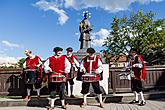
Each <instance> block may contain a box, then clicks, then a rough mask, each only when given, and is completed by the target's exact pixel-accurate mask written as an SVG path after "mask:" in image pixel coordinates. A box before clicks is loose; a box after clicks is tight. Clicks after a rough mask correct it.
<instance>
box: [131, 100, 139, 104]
mask: <svg viewBox="0 0 165 110" xmlns="http://www.w3.org/2000/svg"><path fill="white" fill-rule="evenodd" d="M135 103H139V101H136V100H133V101H132V102H130V103H129V104H135Z"/></svg>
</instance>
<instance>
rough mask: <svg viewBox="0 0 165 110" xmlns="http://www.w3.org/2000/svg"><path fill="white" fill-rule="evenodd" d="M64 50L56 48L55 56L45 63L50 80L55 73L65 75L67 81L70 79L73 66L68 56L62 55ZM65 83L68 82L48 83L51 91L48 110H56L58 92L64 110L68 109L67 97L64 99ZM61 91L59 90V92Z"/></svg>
mask: <svg viewBox="0 0 165 110" xmlns="http://www.w3.org/2000/svg"><path fill="white" fill-rule="evenodd" d="M62 50H63V49H62V48H60V47H55V48H54V50H53V51H54V52H55V54H54V55H53V56H51V57H49V58H48V59H47V61H46V62H45V63H44V70H45V72H46V73H49V74H48V75H49V78H50V77H51V76H53V75H54V74H55V73H57V74H60V75H65V76H66V79H67V77H68V73H69V72H70V68H71V64H70V62H69V61H68V59H67V58H66V56H63V55H62ZM65 83H66V82H58V83H57V82H50V79H49V83H48V87H49V91H50V97H49V99H50V100H49V104H50V106H48V110H52V109H53V108H54V102H55V100H56V99H57V97H56V95H57V91H59V96H60V100H61V104H62V108H63V109H66V108H67V106H66V105H65V97H64V91H65ZM57 89H59V90H57Z"/></svg>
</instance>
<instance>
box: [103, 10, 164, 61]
mask: <svg viewBox="0 0 165 110" xmlns="http://www.w3.org/2000/svg"><path fill="white" fill-rule="evenodd" d="M154 16H155V13H153V12H152V11H150V12H148V13H146V14H144V13H143V12H142V11H141V10H139V11H138V12H137V13H132V14H131V16H130V17H129V18H128V17H123V18H117V17H114V18H113V22H112V24H111V28H112V31H111V33H110V35H109V36H108V37H107V38H106V39H105V41H104V45H103V47H105V49H104V50H103V52H104V53H105V57H107V61H108V58H112V57H114V56H119V55H125V54H127V53H128V51H129V48H131V47H134V48H136V49H137V50H138V52H139V54H141V55H142V56H143V58H144V59H145V60H147V62H152V61H153V60H155V59H157V58H158V57H159V58H160V57H162V58H164V55H165V20H164V19H157V20H155V19H154ZM153 57H154V58H155V59H153ZM116 60H117V59H116Z"/></svg>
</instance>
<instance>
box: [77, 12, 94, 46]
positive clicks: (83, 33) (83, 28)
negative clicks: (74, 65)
mask: <svg viewBox="0 0 165 110" xmlns="http://www.w3.org/2000/svg"><path fill="white" fill-rule="evenodd" d="M83 14H84V19H83V20H82V21H81V22H80V25H79V31H80V39H79V41H80V42H81V44H80V49H83V48H88V47H89V46H90V41H91V38H90V31H92V27H91V24H90V22H89V20H88V19H89V13H88V11H86V12H84V13H83Z"/></svg>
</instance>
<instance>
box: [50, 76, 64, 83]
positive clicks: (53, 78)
mask: <svg viewBox="0 0 165 110" xmlns="http://www.w3.org/2000/svg"><path fill="white" fill-rule="evenodd" d="M49 82H54V83H58V82H66V77H65V76H64V75H54V76H50V77H49Z"/></svg>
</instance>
